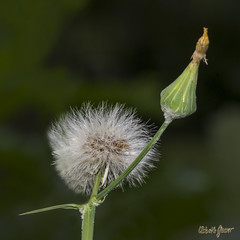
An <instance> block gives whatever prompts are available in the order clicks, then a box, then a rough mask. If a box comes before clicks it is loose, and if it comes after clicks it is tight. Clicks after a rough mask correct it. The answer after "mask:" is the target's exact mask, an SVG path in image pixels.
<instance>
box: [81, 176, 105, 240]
mask: <svg viewBox="0 0 240 240" xmlns="http://www.w3.org/2000/svg"><path fill="white" fill-rule="evenodd" d="M100 180H101V173H100V172H99V173H98V174H97V177H96V180H95V183H94V186H93V191H92V194H91V197H90V199H89V201H88V203H86V204H85V205H84V208H83V210H82V240H92V239H93V229H94V217H95V209H96V203H95V199H96V195H97V193H98V188H99V184H100Z"/></svg>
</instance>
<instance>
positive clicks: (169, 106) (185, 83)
mask: <svg viewBox="0 0 240 240" xmlns="http://www.w3.org/2000/svg"><path fill="white" fill-rule="evenodd" d="M198 67H199V64H197V63H190V64H189V65H188V66H187V68H186V69H185V70H184V72H183V73H182V74H181V75H180V76H179V77H178V78H177V79H176V80H175V81H174V82H173V83H172V84H170V85H169V86H168V87H167V88H165V89H164V90H163V91H162V92H161V108H162V111H163V112H164V116H165V118H166V119H167V118H168V119H169V118H170V119H176V118H184V117H186V116H188V115H190V114H192V113H194V112H195V111H196V110H197V105H196V86H197V76H198Z"/></svg>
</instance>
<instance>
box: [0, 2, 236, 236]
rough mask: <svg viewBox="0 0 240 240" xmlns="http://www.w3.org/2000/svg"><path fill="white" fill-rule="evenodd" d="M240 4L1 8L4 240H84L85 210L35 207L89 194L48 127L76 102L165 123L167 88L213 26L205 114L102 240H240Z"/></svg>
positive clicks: (108, 223)
mask: <svg viewBox="0 0 240 240" xmlns="http://www.w3.org/2000/svg"><path fill="white" fill-rule="evenodd" d="M239 7H240V4H239V1H238V0H229V1H219V0H213V1H207V0H201V1H193V0H184V1H168V0H158V1H157V0H153V1H147V0H128V1H127V0H122V1H115V0H103V1H96V0H92V1H80V0H78V1H77V0H58V1H55V0H41V1H35V0H21V1H17V0H6V1H4V0H3V1H1V6H0V202H1V204H0V239H1V240H2V239H3V240H5V239H6V240H23V239H24V240H28V239H35V240H38V239H45V240H54V239H58V240H59V239H61V240H65V239H80V227H81V219H80V214H78V213H77V212H74V211H66V210H58V211H54V212H48V213H42V214H39V215H31V216H24V217H19V216H18V214H19V213H21V212H24V211H28V210H32V209H36V208H41V207H45V206H51V205H55V204H61V203H79V202H81V201H83V197H82V196H79V195H76V194H74V193H73V192H71V191H70V190H68V188H67V187H66V186H65V185H64V183H63V182H62V180H61V179H60V178H59V177H58V176H57V174H56V172H55V170H54V168H53V166H51V161H52V157H51V152H50V149H49V146H48V142H47V138H46V131H47V129H48V127H49V125H50V123H51V122H52V121H53V120H54V119H56V118H57V117H58V116H59V115H60V114H61V113H62V112H64V111H66V110H68V109H69V106H81V104H82V102H84V101H86V100H90V101H92V102H95V103H97V102H99V101H101V100H108V101H109V102H110V103H115V102H126V105H127V106H133V107H136V109H137V111H138V113H139V115H140V116H142V118H143V119H145V120H148V119H150V123H155V125H157V126H160V124H161V123H162V121H163V117H162V112H161V110H160V107H159V93H160V92H161V90H162V89H163V88H164V87H166V86H167V85H168V84H169V83H170V82H172V81H173V80H174V79H175V78H176V77H177V76H178V75H179V74H180V73H181V72H182V71H183V69H184V68H185V67H186V66H187V64H188V62H189V58H190V56H191V54H192V53H193V51H194V47H195V43H196V41H197V39H198V38H199V37H200V36H201V34H202V27H204V26H205V27H208V28H209V36H210V41H211V45H210V48H209V52H208V59H209V65H208V66H206V65H204V64H201V67H200V72H199V81H198V89H197V95H198V110H197V112H196V113H195V114H194V115H192V116H191V117H188V118H186V119H181V120H177V121H175V122H173V124H171V125H170V127H169V128H168V129H167V131H166V132H165V134H164V135H163V137H162V140H161V145H160V151H161V159H160V161H159V162H158V163H156V166H157V168H156V169H155V170H154V171H152V172H151V173H150V174H149V177H148V178H147V179H146V184H144V185H143V186H142V187H139V188H134V189H128V188H127V189H126V191H125V192H124V193H122V192H121V190H117V191H114V192H112V193H111V194H110V195H109V196H108V198H107V199H106V201H105V202H104V204H102V205H101V206H100V207H99V208H98V209H97V215H96V225H95V239H99V240H112V239H113V240H122V239H132V240H135V239H136V240H148V239H149V240H155V239H164V240H177V239H178V240H179V239H183V240H190V239H191V240H192V239H195V240H198V239H199V240H200V239H203V240H209V239H211V240H212V239H216V237H215V236H210V235H208V236H202V235H199V234H198V233H197V231H198V227H199V226H200V225H205V226H209V227H211V226H218V225H219V224H222V225H223V226H224V227H235V230H234V231H233V233H232V234H230V235H225V236H222V237H221V239H231V240H237V239H240V205H239V202H240V191H239V189H240V175H239V173H240V68H239V64H240V61H239V53H240V47H239V42H240V20H239Z"/></svg>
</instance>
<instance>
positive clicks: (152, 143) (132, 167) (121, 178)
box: [96, 119, 172, 201]
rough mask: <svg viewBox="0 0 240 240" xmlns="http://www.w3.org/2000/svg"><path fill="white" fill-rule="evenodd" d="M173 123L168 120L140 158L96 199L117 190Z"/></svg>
mask: <svg viewBox="0 0 240 240" xmlns="http://www.w3.org/2000/svg"><path fill="white" fill-rule="evenodd" d="M171 122H172V120H170V119H166V120H165V121H164V123H163V124H162V126H161V127H160V128H159V130H158V131H157V132H156V134H155V135H154V137H153V138H152V139H151V141H150V142H149V143H148V144H147V146H146V147H145V148H144V149H143V150H142V152H141V153H140V154H139V155H138V157H137V158H136V159H135V160H134V161H133V162H132V164H131V165H130V166H129V167H128V168H127V169H126V170H125V171H124V172H123V173H122V174H121V175H120V176H119V177H118V178H117V179H116V180H115V181H113V182H112V183H111V184H110V185H109V186H107V187H106V188H105V189H103V190H102V191H101V192H100V193H99V194H98V195H97V196H96V199H97V200H98V201H99V200H101V199H102V198H103V197H105V196H106V195H107V194H108V193H109V192H110V191H111V190H112V189H113V188H115V187H116V186H117V185H118V184H119V183H120V182H121V181H122V180H123V179H124V178H125V177H126V176H127V175H128V174H129V173H130V172H131V171H132V170H133V169H134V168H135V167H136V166H137V164H138V163H139V162H140V161H141V160H142V159H143V158H144V156H145V155H146V154H147V153H148V152H149V150H150V149H151V148H152V146H153V145H154V144H155V143H156V142H157V141H158V140H159V138H160V136H161V135H162V134H163V132H164V130H165V129H166V128H167V127H168V125H169V124H170V123H171Z"/></svg>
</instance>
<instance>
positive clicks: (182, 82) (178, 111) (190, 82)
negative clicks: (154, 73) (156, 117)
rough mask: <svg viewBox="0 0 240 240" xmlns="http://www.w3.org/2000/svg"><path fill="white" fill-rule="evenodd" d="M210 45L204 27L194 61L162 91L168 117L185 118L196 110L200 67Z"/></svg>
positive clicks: (163, 105) (162, 106)
mask: <svg viewBox="0 0 240 240" xmlns="http://www.w3.org/2000/svg"><path fill="white" fill-rule="evenodd" d="M208 45H209V39H208V35H207V28H204V33H203V36H202V37H201V38H199V40H198V42H197V45H196V50H195V52H194V53H193V56H192V62H190V64H189V65H188V66H187V68H186V69H185V70H184V71H183V73H182V74H181V75H180V76H179V77H178V78H177V79H176V80H175V81H174V82H173V83H172V84H170V85H169V86H168V87H167V88H165V89H164V90H163V91H162V92H161V108H162V110H163V112H164V116H165V118H166V119H171V120H172V119H176V118H184V117H186V116H189V115H191V114H192V113H194V112H195V111H196V109H197V105H196V86H197V78H198V68H199V64H200V61H201V60H203V61H204V62H206V51H207V49H208Z"/></svg>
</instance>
